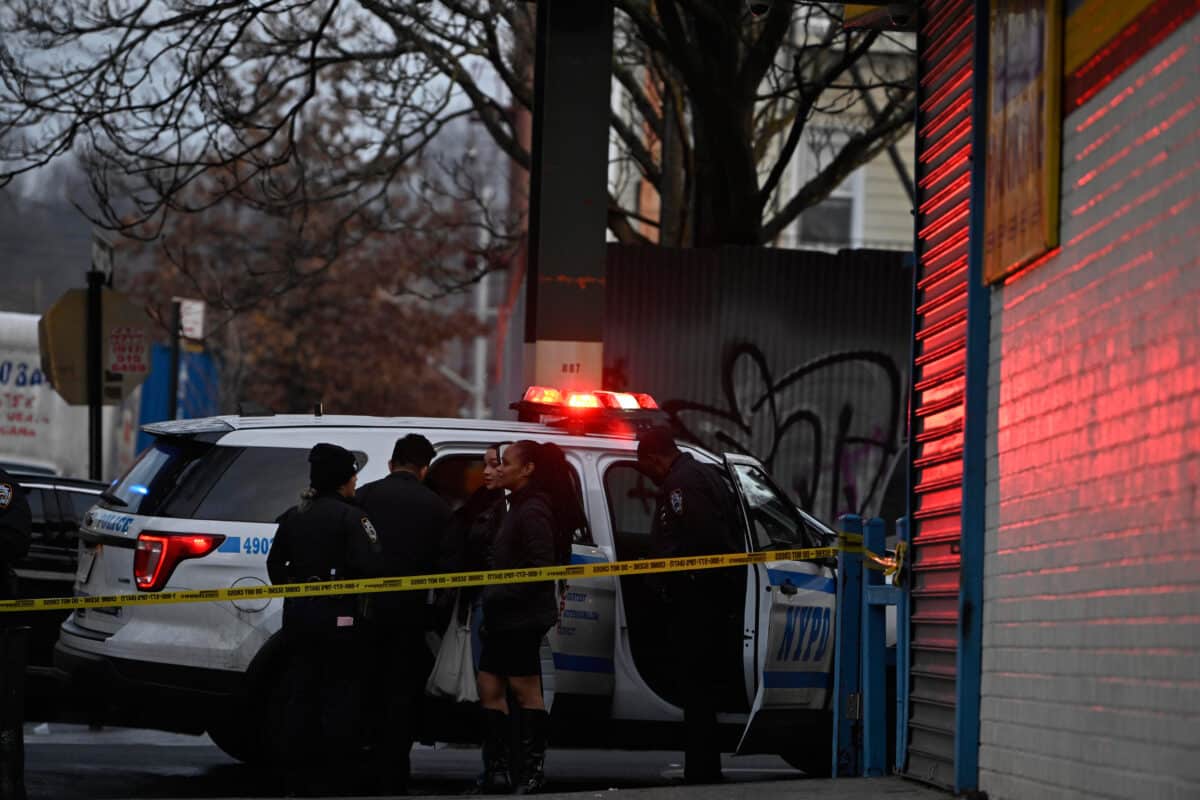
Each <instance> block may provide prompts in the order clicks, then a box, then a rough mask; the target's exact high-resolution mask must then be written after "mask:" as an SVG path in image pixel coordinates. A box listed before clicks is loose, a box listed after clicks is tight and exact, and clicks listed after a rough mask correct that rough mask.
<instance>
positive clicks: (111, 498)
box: [100, 489, 129, 508]
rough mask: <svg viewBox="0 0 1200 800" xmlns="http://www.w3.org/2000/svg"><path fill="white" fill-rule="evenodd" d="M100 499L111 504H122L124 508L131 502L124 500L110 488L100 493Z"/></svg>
mask: <svg viewBox="0 0 1200 800" xmlns="http://www.w3.org/2000/svg"><path fill="white" fill-rule="evenodd" d="M100 499H101V500H103V501H104V502H106V503H108V504H110V505H114V506H121V507H122V508H124V507H125V506H127V505H129V503H126V502H125V501H124V500H122V499H121V498H119V497H117V496H116V495H115V494H113V493H112V492H110V491H109V490H108V489H105V490H104V491H103V492H101V493H100Z"/></svg>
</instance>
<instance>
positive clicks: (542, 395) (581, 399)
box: [524, 386, 658, 411]
mask: <svg viewBox="0 0 1200 800" xmlns="http://www.w3.org/2000/svg"><path fill="white" fill-rule="evenodd" d="M524 402H526V403H537V404H539V405H545V406H563V407H564V408H565V409H575V410H581V411H582V410H587V409H599V408H605V409H614V410H618V411H639V410H642V409H657V408H658V403H656V402H655V401H654V398H653V397H651V396H650V395H648V394H646V393H645V392H610V391H606V390H601V389H596V390H593V391H580V392H566V393H564V392H561V391H559V390H558V389H555V388H553V387H549V386H530V387H529V388H528V389H526V390H525V397H524Z"/></svg>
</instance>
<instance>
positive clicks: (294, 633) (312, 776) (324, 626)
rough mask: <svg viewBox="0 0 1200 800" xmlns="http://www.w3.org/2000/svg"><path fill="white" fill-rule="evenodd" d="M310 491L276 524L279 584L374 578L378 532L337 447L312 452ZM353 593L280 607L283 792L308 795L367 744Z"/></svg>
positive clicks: (274, 568) (271, 569)
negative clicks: (324, 767)
mask: <svg viewBox="0 0 1200 800" xmlns="http://www.w3.org/2000/svg"><path fill="white" fill-rule="evenodd" d="M308 463H309V483H310V488H308V489H306V490H305V491H304V492H303V494H301V499H300V503H299V504H298V505H296V506H293V507H292V508H290V509H288V510H287V511H286V512H285V513H284V514H283V516H281V517H280V518H279V529H278V530H277V531H276V533H275V540H274V542H272V544H271V552H270V554H269V555H268V556H267V574H268V575H269V576H270V578H271V582H272V583H307V582H313V581H329V580H336V579H339V578H347V579H353V578H364V577H370V576H371V575H372V574H374V573H375V572H376V569H375V563H376V562H377V561H378V558H379V553H380V547H379V537H378V535H377V534H376V532H375V527H374V526H373V525H372V524H371V520H370V519H368V518H367V515H366V513H365V512H364V511H363V510H362V509H361V508H359V507H358V506H357V505H355V504H354V487H355V484H356V482H357V477H356V473H357V471H358V465H357V463H356V462H355V458H354V454H353V453H351V452H350V451H349V450H346V449H345V448H344V447H339V446H338V445H336V444H325V443H322V444H318V445H316V446H315V447H313V448H312V450H311V451H310V452H309V454H308ZM362 622H363V620H362V618H361V614H360V613H359V598H358V597H356V596H355V595H338V596H327V597H309V598H299V597H289V598H286V599H285V600H284V601H283V631H282V636H283V641H284V644H285V646H286V648H287V669H286V673H285V675H284V680H285V681H286V685H287V701H286V703H285V705H284V725H283V730H284V731H286V734H285V735H284V736H283V737H281V739H280V742H279V743H280V745H281V747H280V752H279V756H280V766H281V768H282V769H283V780H284V789H285V791H289V790H295V789H297V788H304V789H311V788H312V786H313V784H314V781H319V780H320V778H321V775H320V774H319V773H314V770H317V769H319V765H320V764H322V763H323V762H324V763H326V764H337V763H338V762H339V761H343V760H344V759H345V758H346V757H347V756H349V755H351V754H353V753H354V752H356V750H357V749H358V748H359V747H360V745H361V742H359V741H358V733H359V730H360V728H361V719H360V714H359V711H360V708H361V701H360V689H361V680H360V678H359V673H358V671H357V669H355V666H356V664H358V663H360V662H361V660H362V653H361V652H360V651H361V649H362V646H363V643H362V636H361V634H360V633H359V630H360V628H361V627H362Z"/></svg>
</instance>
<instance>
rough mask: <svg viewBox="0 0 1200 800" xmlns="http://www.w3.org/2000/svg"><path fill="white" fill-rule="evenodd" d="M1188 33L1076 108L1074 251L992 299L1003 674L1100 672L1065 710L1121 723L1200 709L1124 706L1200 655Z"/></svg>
mask: <svg viewBox="0 0 1200 800" xmlns="http://www.w3.org/2000/svg"><path fill="white" fill-rule="evenodd" d="M1174 30H1176V33H1175V34H1174V38H1172V39H1171V42H1170V43H1169V44H1168V43H1162V44H1161V46H1160V47H1159V49H1158V50H1157V51H1156V54H1155V55H1154V56H1153V58H1145V59H1143V60H1142V61H1141V62H1139V63H1137V64H1136V65H1134V66H1133V68H1132V70H1133V71H1131V72H1128V73H1125V74H1123V75H1122V74H1118V75H1117V77H1116V78H1115V80H1116V83H1115V84H1114V83H1111V82H1106V83H1108V84H1109V85H1108V88H1107V89H1102V90H1101V91H1100V92H1099V93H1098V94H1096V96H1095V97H1094V98H1093V99H1092V100H1091V102H1090V104H1087V105H1086V107H1081V108H1080V110H1079V111H1077V112H1076V113H1074V115H1072V116H1069V117H1068V118H1067V120H1066V125H1065V128H1066V131H1067V137H1066V140H1065V141H1064V153H1063V155H1064V159H1063V160H1064V181H1063V208H1064V214H1063V219H1062V226H1063V227H1062V242H1063V244H1062V248H1061V250H1060V251H1059V252H1057V253H1055V254H1053V255H1052V256H1050V257H1049V258H1047V259H1046V260H1044V262H1043V263H1042V264H1040V265H1039V268H1038V269H1036V270H1034V269H1028V270H1024V271H1022V272H1020V273H1018V274H1016V275H1014V276H1011V277H1010V278H1008V279H1007V280H1006V281H1005V283H1004V289H1003V295H1002V297H1001V298H1000V299H1001V300H1002V302H1001V303H1000V304H999V307H998V308H997V306H995V305H993V309H995V311H994V313H995V316H994V318H993V327H994V329H995V330H997V331H998V334H997V336H998V341H996V342H995V343H994V347H996V348H997V351H998V352H995V353H994V356H993V358H995V359H996V362H994V364H993V373H992V380H993V381H997V380H998V399H997V400H995V401H994V406H995V407H994V412H993V413H994V414H995V420H994V424H995V425H996V434H995V438H994V439H993V440H992V441H991V442H990V446H991V447H992V448H994V451H993V452H994V453H995V456H994V459H995V460H994V462H993V463H994V466H992V467H991V468H990V470H989V472H990V477H991V480H992V481H993V482H994V485H993V486H992V487H990V491H991V495H992V497H993V498H994V503H995V505H994V506H993V510H992V512H991V513H992V514H993V515H994V517H993V519H994V520H995V522H994V523H993V525H992V527H991V530H992V539H991V541H989V551H988V555H987V557H988V559H989V561H988V566H987V574H988V578H987V579H986V580H987V584H986V589H987V597H986V603H987V608H988V611H987V614H988V618H989V620H990V622H989V630H990V634H989V635H990V637H991V644H990V645H989V644H987V643H986V642H985V646H990V647H993V648H994V650H995V651H996V653H997V654H996V655H994V656H993V657H992V658H993V662H992V663H995V664H997V665H1005V666H1007V667H1008V668H1009V669H1008V670H1007V671H996V672H994V673H989V677H991V678H994V679H996V680H1008V681H1009V683H1008V684H1006V687H1005V691H1009V690H1011V692H1012V693H1013V694H1012V696H1014V697H1017V698H1018V700H1020V701H1026V700H1031V697H1030V695H1029V694H1022V692H1028V691H1030V690H1028V689H1027V688H1026V689H1022V688H1020V687H1018V688H1013V687H1014V686H1016V685H1017V684H1023V685H1024V686H1025V687H1028V686H1029V685H1030V683H1031V682H1034V681H1041V680H1047V681H1050V682H1051V683H1050V685H1053V686H1066V685H1069V684H1071V683H1072V682H1077V681H1081V680H1083V681H1090V682H1092V683H1091V685H1089V686H1088V687H1087V691H1086V693H1083V694H1082V695H1081V697H1079V698H1078V699H1077V700H1075V701H1074V702H1073V704H1072V705H1073V708H1071V709H1070V711H1067V712H1065V713H1084V714H1091V713H1093V712H1095V713H1099V714H1103V715H1106V716H1107V717H1108V719H1107V720H1106V724H1111V725H1113V726H1114V727H1119V726H1120V725H1121V719H1122V718H1124V717H1126V716H1128V717H1130V718H1132V717H1135V716H1138V717H1140V716H1147V715H1148V716H1150V717H1153V718H1159V717H1163V718H1166V717H1170V718H1172V719H1178V718H1179V715H1184V714H1191V715H1194V713H1195V710H1196V709H1195V708H1191V709H1176V708H1172V707H1169V706H1166V705H1160V706H1153V704H1152V703H1143V704H1141V705H1140V706H1138V705H1135V704H1134V703H1132V702H1131V701H1130V700H1129V698H1130V697H1133V698H1138V699H1145V698H1146V696H1147V695H1144V694H1142V692H1143V691H1147V692H1148V691H1150V689H1149V688H1148V687H1153V686H1154V685H1155V684H1154V683H1153V679H1154V678H1162V677H1164V675H1165V674H1171V673H1173V674H1182V672H1181V670H1182V669H1187V668H1188V667H1181V666H1180V665H1181V664H1183V663H1186V664H1191V665H1192V667H1194V664H1195V661H1196V659H1197V658H1200V638H1197V636H1196V635H1193V633H1194V630H1195V628H1196V626H1197V625H1200V613H1197V610H1198V609H1200V536H1198V532H1200V249H1198V248H1197V242H1198V241H1200V214H1197V208H1198V206H1200V180H1198V177H1200V125H1198V124H1197V122H1198V120H1197V118H1198V116H1200V114H1197V110H1198V109H1200V93H1198V92H1197V90H1196V82H1195V75H1196V71H1195V70H1196V67H1195V65H1196V63H1197V58H1198V57H1200V56H1198V52H1197V51H1198V50H1200V26H1198V25H1197V24H1191V25H1189V27H1187V28H1185V29H1183V30H1180V29H1179V27H1178V25H1176V26H1175V28H1174ZM1108 57H1109V56H1106V58H1108ZM1098 63H1099V62H1098ZM1113 63H1116V62H1113ZM1189 637H1190V638H1189ZM1006 659H1010V660H1008V661H1006ZM1100 659H1105V660H1104V661H1103V666H1096V667H1094V668H1093V667H1091V665H1090V663H1089V660H1097V661H1099V660H1100ZM1150 663H1154V664H1158V665H1162V666H1161V667H1159V669H1158V670H1151V671H1150V673H1149V674H1148V675H1149V677H1143V673H1144V671H1145V670H1146V669H1147V664H1150ZM1039 669H1040V670H1043V671H1041V672H1038V670H1039ZM1092 669H1095V670H1096V671H1095V672H1091V671H1090V670H1092ZM1102 669H1103V670H1108V674H1104V673H1102V672H1100V670H1102ZM1159 670H1161V671H1159ZM1156 672H1157V674H1155V673H1156ZM1193 674H1194V669H1193ZM1198 677H1200V676H1198ZM1055 681H1057V682H1059V683H1054V682H1055ZM1191 684H1192V685H1193V686H1200V681H1191ZM1161 685H1162V686H1170V687H1172V688H1178V687H1179V686H1180V685H1181V683H1180V682H1179V681H1175V680H1171V681H1168V682H1166V683H1162V684H1161ZM998 693H999V692H998ZM1033 694H1036V692H1033ZM1151 699H1152V698H1151ZM1031 701H1033V700H1031Z"/></svg>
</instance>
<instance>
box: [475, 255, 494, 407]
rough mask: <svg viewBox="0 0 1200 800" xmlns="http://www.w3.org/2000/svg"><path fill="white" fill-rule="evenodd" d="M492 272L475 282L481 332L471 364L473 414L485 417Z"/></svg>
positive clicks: (476, 309)
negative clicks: (489, 292) (489, 290)
mask: <svg viewBox="0 0 1200 800" xmlns="http://www.w3.org/2000/svg"><path fill="white" fill-rule="evenodd" d="M490 277H491V273H489V272H485V273H484V274H483V277H481V278H480V279H479V282H478V283H476V284H475V319H476V320H477V321H478V322H479V333H478V334H477V335H476V336H475V363H474V364H472V365H471V366H472V367H473V369H472V372H473V374H472V376H471V378H472V380H471V383H472V384H474V388H473V389H472V390H471V395H472V397H473V399H474V401H475V405H474V408H473V409H472V414H471V416H472V417H473V418H475V419H483V418H484V417H485V416H487V405H486V403H485V400H486V399H487V343H488V340H487V335H486V333H485V332H484V331H485V330H486V328H485V327H484V326H485V325H486V324H487V320H488V279H489V278H490Z"/></svg>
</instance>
